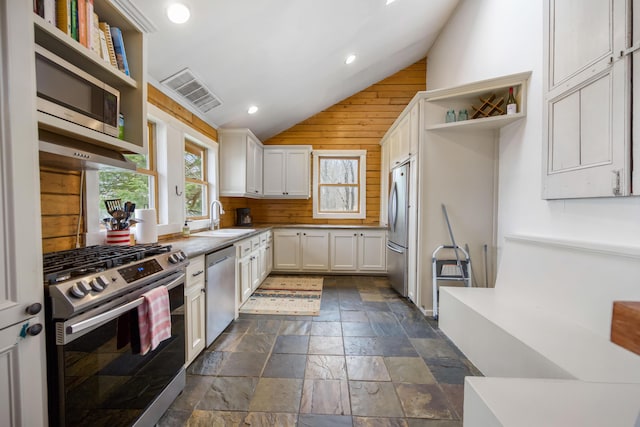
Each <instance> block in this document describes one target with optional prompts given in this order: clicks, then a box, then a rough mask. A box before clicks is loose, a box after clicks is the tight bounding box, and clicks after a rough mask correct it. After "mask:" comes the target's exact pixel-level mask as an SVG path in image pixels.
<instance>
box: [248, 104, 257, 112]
mask: <svg viewBox="0 0 640 427" xmlns="http://www.w3.org/2000/svg"><path fill="white" fill-rule="evenodd" d="M257 112H258V107H256V106H255V105H252V106H251V107H249V109H248V110H247V113H249V114H255V113H257Z"/></svg>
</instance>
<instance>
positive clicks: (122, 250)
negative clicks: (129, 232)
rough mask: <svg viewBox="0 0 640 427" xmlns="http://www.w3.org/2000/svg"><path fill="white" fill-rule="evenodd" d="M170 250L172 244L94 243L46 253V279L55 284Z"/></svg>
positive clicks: (44, 261)
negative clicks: (127, 244) (131, 244)
mask: <svg viewBox="0 0 640 427" xmlns="http://www.w3.org/2000/svg"><path fill="white" fill-rule="evenodd" d="M170 250H171V245H159V244H146V245H134V246H111V245H95V246H88V247H86V248H77V249H70V250H67V251H59V252H51V253H48V254H44V256H43V264H44V281H45V283H48V284H55V283H59V282H62V281H65V280H69V279H70V278H72V277H82V276H86V275H89V274H92V273H96V272H100V271H104V270H107V269H109V268H113V267H118V266H120V265H124V264H129V263H131V262H134V261H138V260H141V259H143V258H146V257H150V256H154V255H158V254H161V253H165V252H169V251H170Z"/></svg>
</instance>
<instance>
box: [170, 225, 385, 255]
mask: <svg viewBox="0 0 640 427" xmlns="http://www.w3.org/2000/svg"><path fill="white" fill-rule="evenodd" d="M231 228H242V227H231ZM274 228H305V229H313V228H316V229H323V230H329V229H338V230H349V229H353V230H385V229H386V227H385V226H379V225H327V224H256V225H253V226H251V227H250V229H252V230H255V231H251V232H248V233H245V234H241V235H239V236H228V237H211V236H198V233H197V232H195V233H193V234H191V236H190V237H180V238H177V239H170V240H163V241H162V243H164V244H169V245H171V246H172V247H173V249H181V250H182V251H183V252H184V253H185V254H187V256H188V257H189V258H194V257H197V256H199V255H203V254H208V253H211V252H215V251H218V250H220V249H224V248H227V247H229V246H231V245H233V244H234V243H237V242H239V241H241V240H244V239H248V238H251V237H253V236H256V235H258V234H260V233H262V232H264V231H267V230H272V229H274Z"/></svg>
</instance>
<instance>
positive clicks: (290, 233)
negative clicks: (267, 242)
mask: <svg viewBox="0 0 640 427" xmlns="http://www.w3.org/2000/svg"><path fill="white" fill-rule="evenodd" d="M273 245H274V248H273V269H274V270H278V271H299V270H300V267H301V266H302V263H301V262H300V260H301V259H302V258H301V256H300V231H299V230H287V229H282V230H275V231H274V232H273Z"/></svg>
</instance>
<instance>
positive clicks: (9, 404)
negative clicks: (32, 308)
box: [0, 317, 46, 426]
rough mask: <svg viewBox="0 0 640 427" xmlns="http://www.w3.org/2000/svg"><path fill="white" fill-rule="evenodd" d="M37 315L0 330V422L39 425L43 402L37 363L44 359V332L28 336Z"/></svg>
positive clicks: (37, 320)
mask: <svg viewBox="0 0 640 427" xmlns="http://www.w3.org/2000/svg"><path fill="white" fill-rule="evenodd" d="M34 325H42V324H41V323H40V322H39V319H38V317H32V318H29V319H26V320H24V321H23V322H21V323H18V324H17V325H13V326H9V327H6V328H4V329H1V330H0V371H1V372H2V375H0V425H2V426H21V425H22V426H42V425H45V421H44V417H45V415H44V405H46V403H45V400H44V399H43V392H42V389H41V388H42V387H43V386H44V384H43V382H42V380H41V378H40V376H42V375H44V371H43V369H42V368H41V367H40V365H41V363H42V362H43V361H44V355H45V350H44V345H43V342H42V341H43V338H44V332H41V333H39V335H36V336H31V335H29V333H30V332H31V333H33V329H31V330H30V329H29V328H30V327H31V328H33V327H34Z"/></svg>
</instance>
